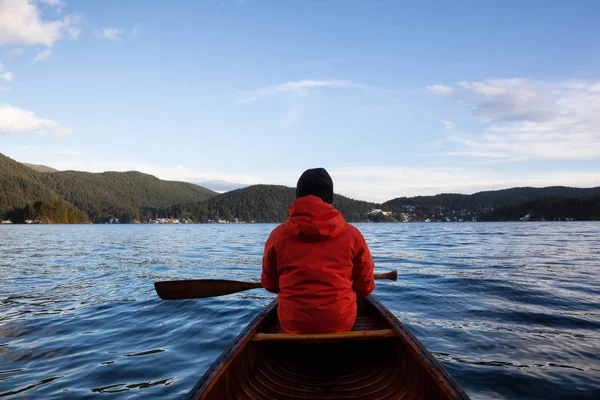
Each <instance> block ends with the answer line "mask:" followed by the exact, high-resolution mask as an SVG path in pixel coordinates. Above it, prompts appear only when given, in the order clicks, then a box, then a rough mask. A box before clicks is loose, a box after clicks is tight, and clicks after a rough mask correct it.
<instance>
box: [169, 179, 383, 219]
mask: <svg viewBox="0 0 600 400" xmlns="http://www.w3.org/2000/svg"><path fill="white" fill-rule="evenodd" d="M295 197H296V195H295V189H294V188H290V187H287V186H277V185H253V186H250V187H247V188H243V189H237V190H232V191H231V192H227V193H224V194H221V195H218V196H215V197H213V198H211V199H209V200H207V201H205V202H201V203H188V204H181V205H177V206H174V207H171V208H169V209H168V210H167V213H168V214H169V215H171V216H174V217H176V218H190V219H191V220H193V221H201V222H202V221H206V220H209V219H211V220H218V219H220V218H222V219H224V220H232V219H233V218H238V219H239V220H241V221H244V222H251V221H255V222H283V221H285V220H286V219H287V217H288V209H289V206H290V204H291V203H292V201H293V200H294V199H295ZM333 204H334V206H335V207H336V208H337V209H338V210H340V212H341V213H342V214H343V215H344V218H345V219H346V220H347V221H364V220H365V219H366V214H367V213H368V212H369V211H371V210H372V209H373V208H376V207H377V205H376V204H374V203H369V202H366V201H359V200H353V199H350V198H348V197H344V196H341V195H337V194H336V195H335V196H334V202H333Z"/></svg>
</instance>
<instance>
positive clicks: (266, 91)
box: [241, 80, 361, 103]
mask: <svg viewBox="0 0 600 400" xmlns="http://www.w3.org/2000/svg"><path fill="white" fill-rule="evenodd" d="M356 87H361V85H360V84H358V83H355V82H351V81H344V80H303V81H290V82H284V83H280V84H277V85H272V86H267V87H265V88H262V89H258V90H254V91H251V92H248V93H247V94H246V96H245V97H244V98H243V99H242V100H241V102H242V103H249V102H253V101H257V100H261V99H263V98H265V97H269V96H273V95H276V94H281V93H289V94H296V95H307V94H308V93H309V92H310V91H311V90H314V89H319V88H356Z"/></svg>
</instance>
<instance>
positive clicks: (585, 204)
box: [481, 196, 600, 221]
mask: <svg viewBox="0 0 600 400" xmlns="http://www.w3.org/2000/svg"><path fill="white" fill-rule="evenodd" d="M481 220H482V221H568V220H576V221H599V220H600V196H591V197H559V196H552V197H543V198H541V199H538V200H533V201H528V202H525V203H522V204H518V205H511V206H506V207H500V208H496V209H494V210H493V211H490V212H489V213H487V214H485V215H483V216H482V217H481Z"/></svg>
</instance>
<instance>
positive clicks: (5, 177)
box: [0, 154, 60, 216]
mask: <svg viewBox="0 0 600 400" xmlns="http://www.w3.org/2000/svg"><path fill="white" fill-rule="evenodd" d="M59 198H60V196H59V195H58V194H57V193H56V192H54V191H53V190H52V189H50V188H49V187H48V186H47V185H46V184H45V183H44V182H43V180H42V174H40V173H38V172H35V171H34V170H33V169H31V168H28V167H26V166H24V165H23V164H21V163H19V162H17V161H15V160H13V159H11V158H8V157H6V156H4V155H3V154H0V216H1V215H2V214H4V213H6V212H7V211H9V210H13V209H15V208H21V207H25V206H26V205H27V204H29V203H33V202H34V201H36V200H56V199H59Z"/></svg>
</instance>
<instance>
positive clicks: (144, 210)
mask: <svg viewBox="0 0 600 400" xmlns="http://www.w3.org/2000/svg"><path fill="white" fill-rule="evenodd" d="M34 167H35V168H36V169H37V170H38V171H45V172H37V171H36V170H34V169H33V168H34ZM52 171H54V170H53V169H52V168H49V167H44V166H36V165H30V167H27V166H25V165H24V164H21V163H19V162H16V161H14V160H12V159H10V158H8V157H5V156H4V155H2V154H0V217H1V218H10V219H11V220H13V222H22V221H24V220H26V219H37V220H40V221H47V222H70V223H71V222H85V221H87V218H89V220H90V221H92V222H106V221H108V220H109V219H112V218H115V217H116V218H119V219H120V220H121V222H132V221H133V220H135V219H137V220H140V221H141V222H144V221H148V220H151V219H153V218H156V217H172V218H180V219H185V220H191V221H192V222H208V221H209V220H214V221H217V220H225V221H234V220H235V219H237V220H239V221H244V222H252V221H254V222H283V221H285V219H286V218H287V216H288V208H289V205H290V203H291V202H292V201H293V200H294V198H295V190H294V189H293V188H290V187H287V186H276V185H254V186H250V187H246V188H243V189H237V190H233V191H230V192H226V193H224V194H219V195H218V194H217V193H215V192H213V191H211V190H208V189H206V188H204V187H201V186H198V185H194V184H191V183H185V182H170V181H163V180H160V179H158V178H156V177H154V176H152V175H147V174H143V173H141V172H135V171H131V172H103V173H89V172H77V171H56V172H52ZM599 198H600V187H596V188H589V189H580V188H570V187H564V186H554V187H546V188H533V187H521V188H512V189H504V190H496V191H485V192H479V193H475V194H472V195H464V194H439V195H436V196H417V197H410V198H407V197H402V198H396V199H393V200H390V201H388V202H386V203H384V204H382V205H378V204H374V203H369V202H365V201H358V200H353V199H349V198H347V197H344V196H340V195H335V199H334V206H335V207H336V208H337V209H339V210H340V211H341V212H342V214H343V215H344V218H345V219H346V220H347V221H351V222H356V221H365V220H367V219H368V220H370V221H376V222H380V221H427V220H430V221H481V220H489V221H492V220H493V221H498V220H518V219H522V218H523V217H525V216H528V217H527V219H530V220H539V219H545V220H555V219H580V220H589V219H598V218H599V217H598V215H599V213H598V207H599V206H598V199H599ZM373 209H382V210H384V212H382V211H381V210H375V211H374V210H373Z"/></svg>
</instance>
